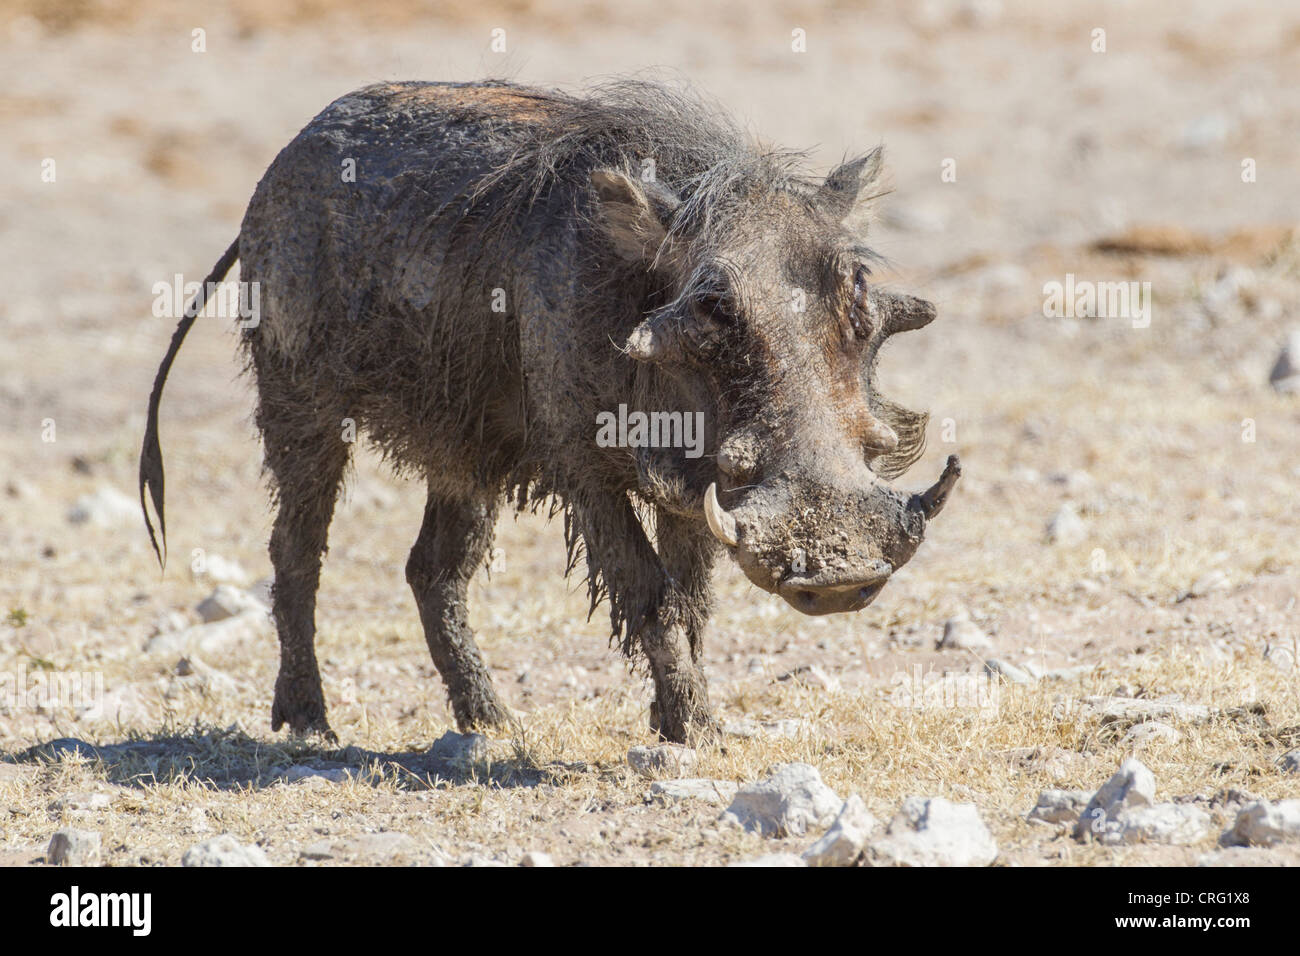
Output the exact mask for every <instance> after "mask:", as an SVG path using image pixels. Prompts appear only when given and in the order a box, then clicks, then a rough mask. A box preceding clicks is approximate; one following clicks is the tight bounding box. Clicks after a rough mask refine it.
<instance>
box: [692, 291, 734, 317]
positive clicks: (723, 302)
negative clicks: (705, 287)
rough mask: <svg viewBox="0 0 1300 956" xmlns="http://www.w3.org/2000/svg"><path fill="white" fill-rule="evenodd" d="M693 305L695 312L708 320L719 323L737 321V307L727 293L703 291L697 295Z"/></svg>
mask: <svg viewBox="0 0 1300 956" xmlns="http://www.w3.org/2000/svg"><path fill="white" fill-rule="evenodd" d="M692 306H693V308H694V309H695V314H696V315H698V316H699V317H700V318H702V319H705V320H707V321H710V322H717V323H718V324H719V325H734V324H735V322H736V312H735V309H734V307H733V306H732V302H731V300H730V299H729V298H728V297H727V296H725V295H721V294H718V293H713V292H706V293H702V294H700V295H697V296H696V297H695V300H694V302H693V303H692Z"/></svg>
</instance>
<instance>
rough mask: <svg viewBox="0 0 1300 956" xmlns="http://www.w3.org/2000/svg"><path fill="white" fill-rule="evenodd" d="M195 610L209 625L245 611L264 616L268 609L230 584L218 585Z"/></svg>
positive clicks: (245, 592)
mask: <svg viewBox="0 0 1300 956" xmlns="http://www.w3.org/2000/svg"><path fill="white" fill-rule="evenodd" d="M195 610H196V611H198V614H199V617H200V618H202V619H203V622H204V623H205V624H211V623H212V622H213V621H224V620H225V619H226V618H228V617H234V616H235V615H236V614H243V613H244V612H245V611H260V612H261V613H263V614H266V613H268V611H269V608H267V606H266V605H265V604H263V603H262V602H261V601H259V600H258V599H257V598H255V597H253V595H251V594H249V593H248V592H247V591H241V590H240V589H239V588H237V587H235V586H234V585H232V584H218V585H217V587H216V590H214V591H213V592H212V593H211V594H209V595H208V596H207V597H205V598H204V599H203V600H202V601H200V602H199V605H198V607H196V608H195Z"/></svg>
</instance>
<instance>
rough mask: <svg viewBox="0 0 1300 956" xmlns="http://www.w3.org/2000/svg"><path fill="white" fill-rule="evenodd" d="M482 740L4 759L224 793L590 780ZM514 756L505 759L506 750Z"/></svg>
mask: <svg viewBox="0 0 1300 956" xmlns="http://www.w3.org/2000/svg"><path fill="white" fill-rule="evenodd" d="M475 739H477V740H478V741H482V738H471V737H469V736H465V737H462V736H461V735H459V734H448V735H447V736H446V737H444V738H443V739H442V740H440V741H438V742H437V743H435V744H434V746H433V747H432V748H431V749H430V750H427V751H411V752H405V753H380V752H377V751H373V750H366V749H364V748H362V747H344V748H342V749H327V748H325V747H322V746H320V745H319V744H318V743H314V742H313V741H312V740H310V739H297V740H287V741H282V742H275V743H268V742H267V741H265V740H258V739H257V738H254V737H250V736H248V735H247V734H246V733H244V732H243V731H242V730H238V729H229V730H218V729H204V728H196V729H195V730H193V731H192V732H190V733H185V734H175V733H164V734H157V735H152V736H142V737H139V738H132V739H128V740H124V741H122V742H120V743H111V744H91V743H87V742H86V741H84V740H78V739H76V738H73V737H60V738H57V739H55V740H50V741H47V742H45V743H41V744H37V745H36V746H34V747H29V748H27V749H26V750H22V751H18V752H14V753H6V754H0V762H3V763H37V764H52V763H58V762H60V761H64V760H70V759H71V760H76V759H82V760H86V761H90V762H93V763H95V764H98V765H100V766H101V767H102V772H103V774H104V777H105V779H107V780H108V781H110V782H111V783H115V784H118V785H119V786H132V787H144V786H152V785H154V784H158V783H166V784H178V783H191V784H198V785H201V786H207V787H213V788H216V789H222V790H239V789H262V788H265V787H271V786H274V785H276V784H280V783H293V782H296V781H299V780H302V779H304V778H307V777H322V778H324V779H326V780H329V781H331V782H336V783H337V782H345V781H346V780H347V779H348V778H352V779H355V780H357V781H358V782H362V783H369V784H371V785H372V786H379V785H381V784H387V785H393V786H396V787H397V788H399V789H406V790H425V789H432V788H435V787H438V786H439V785H442V786H447V785H454V784H463V783H477V784H481V785H485V786H493V787H503V788H506V787H535V786H538V785H539V784H554V783H560V782H563V781H564V780H566V779H568V778H571V777H572V776H574V775H579V774H583V773H589V772H591V771H592V769H593V768H591V767H589V766H588V765H586V764H581V763H579V764H561V763H551V764H546V765H539V764H538V763H537V762H536V761H534V760H533V759H532V758H531V757H530V755H529V754H528V753H527V752H526V750H525V749H523V748H520V747H518V746H514V747H510V746H509V745H501V744H498V745H495V746H493V747H491V748H489V747H488V746H487V745H486V742H485V741H484V742H483V743H479V744H475V743H474V742H473V741H474V740H475ZM503 746H504V747H508V748H509V749H508V750H507V751H504V752H500V756H497V753H498V752H499V748H501V747H503Z"/></svg>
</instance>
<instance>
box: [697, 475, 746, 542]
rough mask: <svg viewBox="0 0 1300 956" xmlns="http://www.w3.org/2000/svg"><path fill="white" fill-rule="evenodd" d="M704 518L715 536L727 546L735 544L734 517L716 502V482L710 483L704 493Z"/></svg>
mask: <svg viewBox="0 0 1300 956" xmlns="http://www.w3.org/2000/svg"><path fill="white" fill-rule="evenodd" d="M704 520H705V521H707V522H708V523H709V530H710V531H712V532H713V536H714V537H715V538H717V539H718V540H719V541H721V542H722V543H723V544H725V545H726V546H727V547H729V548H734V547H735V546H736V545H737V543H738V541H737V538H736V519H735V518H733V517H732V516H731V515H729V514H727V512H726V509H724V508H723V507H722V505H720V504H718V485H717V482H712V483H710V485H709V490H708V491H706V492H705V493H704Z"/></svg>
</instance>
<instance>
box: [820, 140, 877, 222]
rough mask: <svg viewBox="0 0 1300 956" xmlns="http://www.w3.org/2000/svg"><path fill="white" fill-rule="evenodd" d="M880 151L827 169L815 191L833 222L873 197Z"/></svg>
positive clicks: (846, 216)
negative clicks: (823, 179)
mask: <svg viewBox="0 0 1300 956" xmlns="http://www.w3.org/2000/svg"><path fill="white" fill-rule="evenodd" d="M883 161H884V151H883V149H882V148H881V147H879V146H877V147H876V148H875V149H873V150H872V151H871V152H869V153H867V155H865V156H860V157H858V158H857V159H853V160H850V161H849V162H847V163H841V164H840V165H839V166H836V167H835V168H834V169H832V170H831V172H830V175H829V176H827V177H826V181H825V182H824V183H822V185H821V188H820V189H818V190H817V198H818V199H820V200H821V203H822V205H823V206H824V207H825V208H826V210H827V212H829V213H830V214H831V215H832V216H834V217H835V218H836V219H841V220H843V219H848V218H850V217H851V216H852V215H853V214H854V213H855V212H857V211H858V210H859V208H860V207H862V206H865V205H866V204H867V203H868V202H869V201H871V200H872V199H875V198H876V195H877V194H876V192H875V186H876V183H877V181H878V180H879V179H880V168H881V165H882V163H883Z"/></svg>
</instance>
